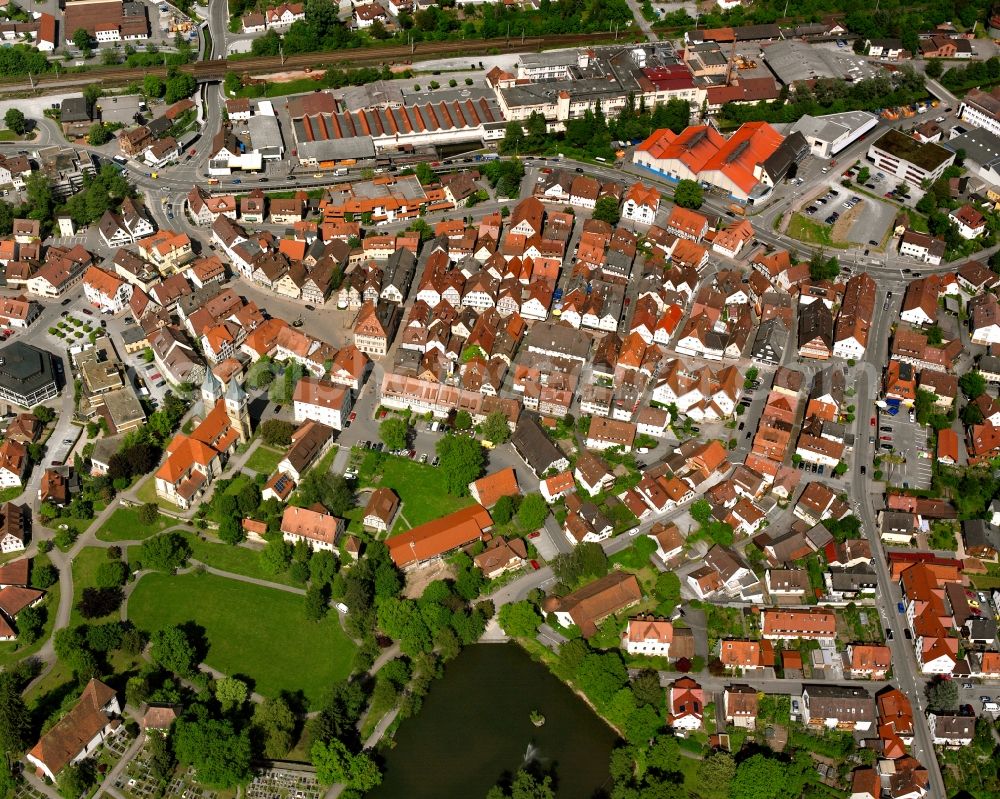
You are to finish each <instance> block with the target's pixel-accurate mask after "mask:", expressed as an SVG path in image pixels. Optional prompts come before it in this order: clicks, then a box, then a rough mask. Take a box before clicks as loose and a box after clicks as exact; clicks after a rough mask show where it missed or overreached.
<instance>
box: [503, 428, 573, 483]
mask: <svg viewBox="0 0 1000 799" xmlns="http://www.w3.org/2000/svg"><path fill="white" fill-rule="evenodd" d="M511 443H512V444H513V445H514V449H516V450H517V452H518V454H520V456H521V457H522V458H524V461H525V463H527V464H528V466H530V467H531V468H532V470H533V471H534V472H535V474H536V475H541V474H544V473H545V472H547V471H548V470H549V469H551V468H552V466H553V465H554V464H556V463H558V462H559V461H561V460H565V457H566V456H565V455H563V453H562V452H561V451H560V449H559V448H558V447H557V446H556V445H555V444H553V443H552V442H551V441H550V440H549V437H548V436H547V435H546V434H545V431H544V430H542V427H541V425H540V424H538V421H537V420H536V419H535V418H534V417H532V416H531V415H529V414H522V415H521V418H520V419H519V420H518V423H517V427H516V428H515V430H514V436H513V437H512V439H511Z"/></svg>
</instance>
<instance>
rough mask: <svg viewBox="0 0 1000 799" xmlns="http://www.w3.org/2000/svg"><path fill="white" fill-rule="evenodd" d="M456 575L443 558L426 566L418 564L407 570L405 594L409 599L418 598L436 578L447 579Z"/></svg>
mask: <svg viewBox="0 0 1000 799" xmlns="http://www.w3.org/2000/svg"><path fill="white" fill-rule="evenodd" d="M454 576H455V573H454V572H453V571H452V568H451V566H449V565H448V564H447V563H445V562H444V561H443V560H438V561H432V562H431V563H428V564H427V565H425V566H418V567H417V568H415V569H411V570H410V571H408V572H406V585H405V586H404V587H403V596H404V597H406V598H407V599H418V598H419V597H420V595H421V594H422V593H423V592H424V589H425V588H426V587H427V586H428V585H430V584H431V583H433V582H434V581H435V580H447V579H449V578H452V577H454Z"/></svg>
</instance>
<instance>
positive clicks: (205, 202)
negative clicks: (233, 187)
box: [187, 186, 264, 225]
mask: <svg viewBox="0 0 1000 799" xmlns="http://www.w3.org/2000/svg"><path fill="white" fill-rule="evenodd" d="M244 199H247V200H250V198H244ZM258 205H259V208H260V211H259V213H258V212H256V211H255V210H254V209H256V208H257V207H258ZM248 206H249V207H248V210H249V211H250V213H249V215H248V216H245V217H244V218H243V221H244V222H247V223H256V224H260V223H261V222H262V221H263V208H264V203H263V198H262V197H261V198H260V199H256V198H254V199H253V200H252V201H251V202H250V203H248ZM187 207H188V213H190V214H191V218H192V219H193V220H194V221H195V223H196V224H198V225H211V224H212V223H213V222H214V221H215V220H216V219H218V218H219V217H220V216H225V217H227V218H229V219H232V220H234V221H235V219H236V197H235V196H233V195H232V194H209V193H208V192H207V191H205V189H203V188H201V187H200V186H192V188H191V191H189V192H188V195H187Z"/></svg>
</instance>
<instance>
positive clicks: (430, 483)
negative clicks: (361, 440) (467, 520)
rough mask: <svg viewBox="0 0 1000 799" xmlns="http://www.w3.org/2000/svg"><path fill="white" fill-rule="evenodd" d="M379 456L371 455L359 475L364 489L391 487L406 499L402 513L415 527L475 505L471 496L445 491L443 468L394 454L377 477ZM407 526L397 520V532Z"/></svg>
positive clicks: (387, 459) (385, 460)
mask: <svg viewBox="0 0 1000 799" xmlns="http://www.w3.org/2000/svg"><path fill="white" fill-rule="evenodd" d="M376 461H377V453H372V452H369V453H367V455H366V456H365V459H364V461H363V462H362V464H361V473H360V475H359V481H360V484H361V485H363V486H388V487H389V488H391V489H392V490H393V491H395V492H396V493H397V494H399V498H400V500H402V503H403V504H402V509H401V513H402V515H403V516H405V517H406V521H407V522H409V523H410V526H411V527H416V526H417V525H420V524H424V523H425V522H429V521H432V520H434V519H440V518H441V517H442V516H445V515H447V514H449V513H452V512H454V511H456V510H458V509H459V508H464V507H466V506H467V505H471V504H472V500H471V499H470V498H469V497H456V496H452V495H451V494H449V493H448V491H447V490H446V488H445V481H444V476H443V475H442V474H441V471H440V470H439V469H435V468H434V467H433V466H428V465H426V464H422V463H414V462H413V461H411V460H409V459H408V458H397V457H395V456H393V455H389V456H387V457H384V460H383V464H382V474H381V475H376V474H374V473H373V472H374V464H375V463H376ZM407 529H408V527H407V526H406V524H405V523H402V522H401V521H399V520H397V523H396V526H395V527H394V528H393V533H394V534H395V533H399V532H402V531H405V530H407Z"/></svg>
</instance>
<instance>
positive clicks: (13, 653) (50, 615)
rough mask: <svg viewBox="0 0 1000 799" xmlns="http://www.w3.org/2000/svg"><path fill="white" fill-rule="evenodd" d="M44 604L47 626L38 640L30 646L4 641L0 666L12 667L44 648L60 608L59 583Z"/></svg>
mask: <svg viewBox="0 0 1000 799" xmlns="http://www.w3.org/2000/svg"><path fill="white" fill-rule="evenodd" d="M42 606H43V607H44V608H45V610H46V614H47V615H46V617H45V626H44V627H43V628H42V634H41V635H40V636H39V638H38V640H37V641H35V643H33V644H31V645H30V646H22V645H21V644H19V643H18V642H17V641H4V642H3V643H0V668H3V669H7V668H10V667H11V666H13V665H14V664H15V663H17V662H18V661H19V660H23V659H24V658H26V657H28V655H33V654H35V652H37V651H38V650H39V649H41V648H42V644H44V643H45V642H46V641H47V640H48V638H49V636H50V635H52V626H53V625H54V624H55V621H56V611H58V610H59V583H56V584H55V585H53V586H52V587H51V588H49V589H48V590H47V592H46V594H45V600H44V602H43V605H42Z"/></svg>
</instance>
